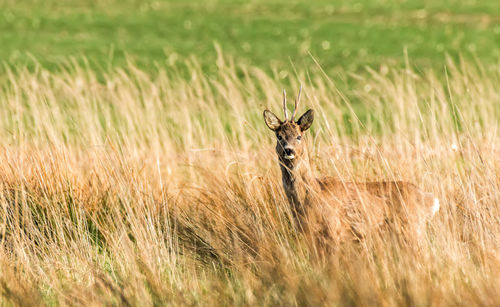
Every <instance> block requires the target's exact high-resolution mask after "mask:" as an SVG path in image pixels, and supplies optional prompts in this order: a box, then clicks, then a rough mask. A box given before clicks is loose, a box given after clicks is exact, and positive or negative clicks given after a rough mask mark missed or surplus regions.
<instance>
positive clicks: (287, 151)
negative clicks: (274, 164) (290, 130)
mask: <svg viewBox="0 0 500 307" xmlns="http://www.w3.org/2000/svg"><path fill="white" fill-rule="evenodd" d="M285 154H286V155H287V156H291V155H292V154H293V149H292V148H285Z"/></svg>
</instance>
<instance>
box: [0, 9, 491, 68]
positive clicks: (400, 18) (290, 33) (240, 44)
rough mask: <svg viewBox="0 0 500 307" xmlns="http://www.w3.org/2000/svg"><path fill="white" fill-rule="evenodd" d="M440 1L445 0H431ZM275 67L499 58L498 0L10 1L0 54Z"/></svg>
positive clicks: (56, 61) (1, 24)
mask: <svg viewBox="0 0 500 307" xmlns="http://www.w3.org/2000/svg"><path fill="white" fill-rule="evenodd" d="M434 2H439V3H434ZM215 44H218V45H220V47H221V49H222V50H223V52H224V54H226V55H232V56H234V57H235V59H236V60H237V62H246V63H248V64H251V65H254V66H257V67H261V68H264V69H265V70H270V69H271V68H274V69H277V70H278V71H284V72H283V73H282V74H281V76H282V77H283V76H285V73H286V72H290V71H292V70H293V67H292V65H291V64H290V63H291V62H292V63H294V65H295V66H297V67H298V68H300V69H308V68H309V67H311V66H312V64H313V62H312V60H311V57H310V55H309V54H312V55H314V57H316V58H317V59H318V60H319V61H320V62H321V65H322V67H323V68H324V69H325V70H327V71H329V72H335V71H340V70H343V69H347V70H349V71H361V70H363V68H364V66H366V65H368V66H371V67H374V68H378V67H379V66H380V65H381V64H383V63H394V64H397V65H404V61H405V52H407V54H408V58H409V59H410V61H411V64H412V65H415V66H417V67H418V68H426V67H432V68H438V69H441V68H442V67H443V65H444V64H445V61H444V59H445V55H446V54H449V55H451V56H452V57H454V58H456V57H458V56H459V55H460V54H463V55H464V56H465V57H469V58H470V57H478V58H481V60H482V61H484V62H486V63H494V62H496V61H497V60H498V58H499V57H498V55H499V54H500V49H499V46H500V2H498V1H493V0H491V1H452V0H449V1H426V0H415V1H393V0H391V1H381V0H380V1H367V0H360V1H346V0H337V1H323V0H321V1H302V0H300V1H291V3H290V1H282V0H273V1H199V0H193V1H185V2H182V1H113V0H111V1H99V2H98V1H78V2H76V3H75V2H74V1H62V2H61V1H35V0H31V1H23V3H22V4H19V3H16V2H14V1H5V2H3V5H1V6H0V45H1V46H2V48H0V59H1V60H2V61H4V62H8V63H10V64H15V65H19V64H25V63H29V62H31V58H32V57H34V58H35V59H36V60H37V61H39V62H41V63H42V65H43V66H45V67H48V68H49V69H51V70H55V69H57V67H59V66H60V65H61V63H65V62H67V61H68V58H69V57H75V58H77V59H78V60H79V61H83V60H82V58H86V59H88V61H89V63H90V65H91V67H93V68H103V69H105V68H108V66H109V65H112V66H117V67H125V66H126V65H127V64H126V62H127V57H130V58H132V59H134V61H135V62H136V63H137V65H138V66H139V67H141V68H143V69H146V70H149V71H152V70H155V66H156V64H157V63H160V64H164V63H168V64H169V65H174V64H176V63H179V62H182V60H183V59H185V58H186V57H189V56H194V57H196V58H197V59H199V60H201V61H202V63H200V64H201V65H202V67H203V68H204V70H205V71H206V72H207V73H215V71H216V65H215V60H216V58H217V51H216V48H215V47H214V45H215Z"/></svg>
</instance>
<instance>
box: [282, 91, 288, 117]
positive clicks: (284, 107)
mask: <svg viewBox="0 0 500 307" xmlns="http://www.w3.org/2000/svg"><path fill="white" fill-rule="evenodd" d="M283 113H285V121H288V112H287V110H286V91H285V89H283Z"/></svg>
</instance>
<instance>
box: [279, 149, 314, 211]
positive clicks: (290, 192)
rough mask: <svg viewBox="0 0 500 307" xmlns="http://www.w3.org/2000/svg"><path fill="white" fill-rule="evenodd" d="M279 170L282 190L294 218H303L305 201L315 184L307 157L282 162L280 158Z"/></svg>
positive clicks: (306, 203)
mask: <svg viewBox="0 0 500 307" xmlns="http://www.w3.org/2000/svg"><path fill="white" fill-rule="evenodd" d="M280 168H281V175H282V180H283V188H284V190H285V194H286V196H287V198H288V202H289V203H290V206H291V207H292V213H293V214H294V216H295V217H296V218H297V217H300V216H303V214H304V210H305V209H306V208H305V207H306V206H307V205H308V202H307V201H306V199H307V196H308V194H309V192H310V191H311V189H314V188H316V186H317V182H316V179H315V178H314V176H313V174H312V170H311V167H310V164H309V159H308V156H307V155H305V156H304V157H302V158H300V159H296V160H284V159H281V158H280Z"/></svg>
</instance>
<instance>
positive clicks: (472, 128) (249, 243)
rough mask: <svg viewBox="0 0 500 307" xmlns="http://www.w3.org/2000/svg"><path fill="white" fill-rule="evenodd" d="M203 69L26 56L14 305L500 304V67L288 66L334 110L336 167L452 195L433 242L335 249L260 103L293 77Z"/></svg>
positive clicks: (10, 102)
mask: <svg viewBox="0 0 500 307" xmlns="http://www.w3.org/2000/svg"><path fill="white" fill-rule="evenodd" d="M187 67H188V68H187V71H188V73H189V75H190V78H188V79H186V78H183V77H181V72H179V71H172V70H167V69H166V68H159V70H158V72H157V73H155V74H154V75H151V74H146V73H144V72H142V71H140V70H139V69H137V68H135V67H134V65H133V64H130V65H129V67H128V68H127V69H126V70H123V71H121V70H117V71H111V72H109V73H107V74H105V75H104V76H102V78H101V79H100V80H101V81H98V80H99V78H98V77H97V75H96V74H95V73H94V72H92V71H89V70H87V69H85V68H84V67H81V66H77V65H68V66H67V67H65V68H62V69H61V71H60V72H57V73H51V72H48V71H45V70H44V69H42V68H38V69H37V70H36V71H28V70H24V69H16V70H14V69H11V68H7V69H8V73H7V74H6V75H5V76H4V77H2V80H1V82H0V84H1V88H0V101H1V102H2V108H1V109H0V116H1V120H0V136H1V139H2V145H1V147H0V148H1V149H0V178H1V180H0V206H1V209H0V295H1V299H0V301H1V302H2V303H8V302H10V303H14V304H20V305H22V304H25V305H34V304H38V303H46V304H56V303H59V304H63V305H66V304H67V305H75V304H76V305H85V306H86V305H89V304H97V305H101V304H118V305H139V304H140V305H155V304H162V303H165V302H169V303H175V304H182V305H184V304H185V305H191V304H200V305H220V304H226V305H233V304H238V305H239V304H245V305H246V304H249V305H276V304H280V305H318V304H319V305H338V304H342V305H363V306H365V305H389V306H391V305H469V304H473V305H491V306H493V305H498V304H500V299H499V297H500V295H499V294H500V251H499V248H500V246H499V245H500V243H499V231H500V219H499V216H500V210H499V203H500V192H499V191H500V141H499V136H498V128H499V119H500V102H499V101H500V92H498V84H500V66H496V67H492V68H490V69H488V70H486V71H485V70H484V69H483V68H482V67H481V66H480V65H470V64H466V63H462V64H460V65H458V66H456V65H454V64H453V63H449V66H448V70H447V72H446V73H445V72H432V71H430V72H424V73H419V74H415V73H414V72H413V71H410V70H408V69H406V70H404V69H387V68H385V67H384V68H383V69H382V70H381V71H382V72H376V71H368V72H367V73H366V74H365V75H363V76H349V77H348V78H349V80H350V84H352V90H349V91H340V90H338V89H337V87H336V86H335V85H336V83H334V82H333V81H331V80H330V79H329V78H328V77H327V76H325V75H323V74H322V73H321V72H320V71H316V70H314V71H313V72H310V73H309V74H306V73H302V72H299V73H298V74H297V75H296V76H295V77H291V78H289V79H287V80H286V82H287V83H288V84H289V86H288V87H289V92H292V90H296V89H297V88H298V85H299V83H300V82H302V83H303V84H304V93H303V95H304V96H303V107H302V108H303V109H302V111H305V107H306V105H307V106H308V107H312V108H314V109H315V110H316V111H317V117H316V121H315V123H314V124H313V129H312V131H311V132H310V133H309V135H308V137H307V141H308V143H309V147H310V149H311V152H312V163H313V164H314V165H315V169H316V170H317V175H318V176H324V175H331V176H336V177H339V178H342V179H343V180H353V179H356V180H358V181H359V180H383V179H389V180H392V179H403V180H407V181H411V182H413V183H415V184H417V185H419V186H421V187H422V188H424V189H425V190H428V191H432V192H434V193H435V194H436V195H438V196H439V197H440V199H441V200H442V208H441V211H440V212H439V214H438V216H437V217H436V218H435V219H433V220H432V222H431V223H430V224H429V225H428V229H427V231H426V235H425V240H424V241H422V242H420V243H419V244H418V246H414V245H412V244H409V243H408V242H410V241H407V240H403V239H401V238H398V237H397V236H395V235H392V234H390V233H389V234H387V233H386V234H381V233H374V234H373V235H371V236H369V237H367V238H366V239H365V240H363V241H362V242H360V243H356V242H352V243H350V242H346V243H342V244H338V245H337V246H334V249H333V251H332V252H331V254H330V255H329V256H327V257H324V258H321V257H318V256H317V254H318V253H317V251H315V250H314V248H313V247H310V246H308V245H307V244H306V243H305V240H304V238H302V235H301V234H299V233H297V232H295V230H294V229H293V228H292V227H291V225H290V211H289V208H288V205H287V202H286V200H285V196H284V193H283V191H282V188H281V178H280V174H279V169H278V164H277V162H276V157H275V154H274V152H273V148H274V145H273V142H274V137H273V136H272V135H271V133H270V132H269V131H268V130H267V128H266V127H265V124H264V122H263V120H262V118H261V113H262V110H263V109H264V108H265V107H269V108H270V109H272V110H274V111H277V110H279V101H280V92H281V89H282V86H283V85H282V83H281V82H280V81H277V80H279V78H278V74H277V73H276V75H268V74H266V73H264V72H262V71H261V70H259V69H257V68H255V67H248V66H238V65H235V64H233V62H232V61H230V60H228V59H224V58H222V57H221V58H220V59H219V71H218V72H217V73H216V74H215V75H213V76H207V75H205V74H203V73H202V71H201V69H200V68H199V65H197V64H196V62H195V61H191V62H189V63H187ZM345 76H347V74H346V75H345ZM345 76H343V77H345ZM102 80H104V81H102ZM359 104H362V109H363V110H365V113H364V114H360V113H359V112H358V113H355V111H354V110H355V109H356V110H360V108H355V107H356V106H358V105H359ZM366 114H369V115H366ZM358 115H360V116H361V120H358Z"/></svg>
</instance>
